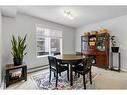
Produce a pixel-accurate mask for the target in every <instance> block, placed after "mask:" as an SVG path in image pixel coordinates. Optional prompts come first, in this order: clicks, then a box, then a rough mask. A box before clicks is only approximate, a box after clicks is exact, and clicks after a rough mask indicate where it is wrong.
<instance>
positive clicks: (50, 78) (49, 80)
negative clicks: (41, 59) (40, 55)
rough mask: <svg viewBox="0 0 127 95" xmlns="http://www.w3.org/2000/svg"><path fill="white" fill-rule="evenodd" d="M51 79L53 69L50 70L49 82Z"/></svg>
mask: <svg viewBox="0 0 127 95" xmlns="http://www.w3.org/2000/svg"><path fill="white" fill-rule="evenodd" d="M50 81H51V70H50V74H49V82H50Z"/></svg>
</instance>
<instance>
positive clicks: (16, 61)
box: [13, 58, 22, 66]
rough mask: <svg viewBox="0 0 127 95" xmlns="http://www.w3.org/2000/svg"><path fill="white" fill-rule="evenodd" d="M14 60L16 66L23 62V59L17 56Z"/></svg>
mask: <svg viewBox="0 0 127 95" xmlns="http://www.w3.org/2000/svg"><path fill="white" fill-rule="evenodd" d="M13 61H14V66H18V65H21V64H22V60H21V59H17V58H13Z"/></svg>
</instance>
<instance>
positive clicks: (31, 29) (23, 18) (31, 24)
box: [2, 14, 75, 68]
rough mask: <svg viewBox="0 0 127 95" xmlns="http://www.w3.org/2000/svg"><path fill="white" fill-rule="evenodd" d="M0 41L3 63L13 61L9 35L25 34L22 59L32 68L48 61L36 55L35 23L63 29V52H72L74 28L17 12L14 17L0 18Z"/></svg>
mask: <svg viewBox="0 0 127 95" xmlns="http://www.w3.org/2000/svg"><path fill="white" fill-rule="evenodd" d="M2 24H3V25H2V26H3V27H2V29H3V33H2V37H3V39H2V41H3V44H2V45H3V50H2V59H3V64H4V65H5V64H7V63H13V60H12V59H13V58H12V55H11V53H10V49H11V36H12V34H14V35H15V36H18V35H21V36H24V35H25V34H27V41H26V43H27V48H26V51H27V55H26V56H25V58H24V61H25V62H26V64H27V65H28V68H33V67H36V66H42V65H45V64H47V63H48V60H47V57H43V58H42V57H41V58H37V57H36V35H35V34H36V27H35V24H42V25H43V24H46V25H49V26H52V27H58V28H61V29H62V30H63V53H74V49H75V48H74V47H75V45H74V36H75V29H73V28H70V27H67V26H63V25H60V24H56V23H53V22H49V21H46V20H42V19H38V18H35V17H32V16H27V15H24V14H17V16H16V18H8V17H3V18H2Z"/></svg>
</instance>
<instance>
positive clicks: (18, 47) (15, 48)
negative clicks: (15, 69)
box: [11, 35, 26, 66]
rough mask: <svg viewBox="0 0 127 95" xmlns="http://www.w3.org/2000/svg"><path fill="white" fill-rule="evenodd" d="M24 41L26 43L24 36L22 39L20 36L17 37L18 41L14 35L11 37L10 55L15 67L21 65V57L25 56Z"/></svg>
mask: <svg viewBox="0 0 127 95" xmlns="http://www.w3.org/2000/svg"><path fill="white" fill-rule="evenodd" d="M25 41H26V35H25V37H24V38H21V37H20V36H18V40H17V39H16V38H15V37H14V35H12V40H11V44H12V49H11V54H12V55H13V61H14V65H15V66H17V65H21V64H22V61H23V57H24V55H26V52H25V53H24V51H25V49H26V44H25Z"/></svg>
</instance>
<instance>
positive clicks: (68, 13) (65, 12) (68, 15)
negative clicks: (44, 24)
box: [64, 9, 74, 20]
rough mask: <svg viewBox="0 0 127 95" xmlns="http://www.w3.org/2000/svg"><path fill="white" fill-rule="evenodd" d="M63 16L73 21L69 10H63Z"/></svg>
mask: <svg viewBox="0 0 127 95" xmlns="http://www.w3.org/2000/svg"><path fill="white" fill-rule="evenodd" d="M64 16H65V17H68V18H69V19H71V20H72V19H74V16H73V15H72V12H71V10H70V9H65V10H64Z"/></svg>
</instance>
